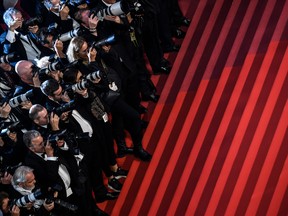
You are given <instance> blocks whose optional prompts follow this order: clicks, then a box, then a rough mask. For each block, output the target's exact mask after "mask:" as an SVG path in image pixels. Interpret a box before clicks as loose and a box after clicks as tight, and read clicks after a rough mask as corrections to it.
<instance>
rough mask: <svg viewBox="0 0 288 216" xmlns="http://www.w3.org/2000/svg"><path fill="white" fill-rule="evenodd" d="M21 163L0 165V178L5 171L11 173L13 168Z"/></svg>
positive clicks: (13, 170)
mask: <svg viewBox="0 0 288 216" xmlns="http://www.w3.org/2000/svg"><path fill="white" fill-rule="evenodd" d="M21 165H22V164H21V163H20V164H17V165H15V166H2V165H1V168H0V178H2V177H4V175H5V173H9V174H10V175H13V174H14V172H15V170H16V169H17V168H18V167H19V166H21Z"/></svg>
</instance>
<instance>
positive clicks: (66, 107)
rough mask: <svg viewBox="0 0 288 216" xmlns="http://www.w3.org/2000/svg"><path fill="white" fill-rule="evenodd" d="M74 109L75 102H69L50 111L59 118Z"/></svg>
mask: <svg viewBox="0 0 288 216" xmlns="http://www.w3.org/2000/svg"><path fill="white" fill-rule="evenodd" d="M74 108H75V101H74V100H70V101H69V102H68V103H65V104H64V105H62V106H59V107H56V108H54V109H53V110H52V111H53V112H54V113H55V114H56V115H58V116H60V115H61V114H62V113H64V112H67V111H70V110H73V109H74Z"/></svg>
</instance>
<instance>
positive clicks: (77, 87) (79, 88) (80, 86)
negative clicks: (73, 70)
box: [70, 79, 90, 92]
mask: <svg viewBox="0 0 288 216" xmlns="http://www.w3.org/2000/svg"><path fill="white" fill-rule="evenodd" d="M89 86H90V85H89V83H88V82H87V80H85V79H83V80H81V81H80V82H78V83H76V84H73V85H71V86H70V88H71V89H72V91H73V92H77V91H83V90H85V89H87V88H88V87H89Z"/></svg>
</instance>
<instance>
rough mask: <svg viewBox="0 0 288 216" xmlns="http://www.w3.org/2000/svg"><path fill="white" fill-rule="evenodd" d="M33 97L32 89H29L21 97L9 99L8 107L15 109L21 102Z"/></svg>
mask: <svg viewBox="0 0 288 216" xmlns="http://www.w3.org/2000/svg"><path fill="white" fill-rule="evenodd" d="M33 95H34V94H33V89H31V90H29V91H27V92H26V93H24V94H21V95H18V96H16V97H14V98H11V99H10V100H9V105H10V106H11V107H12V108H15V107H17V106H19V105H20V104H21V103H22V102H24V101H28V100H29V99H31V98H32V97H33Z"/></svg>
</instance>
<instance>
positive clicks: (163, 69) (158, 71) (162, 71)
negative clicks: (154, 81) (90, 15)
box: [153, 66, 171, 75]
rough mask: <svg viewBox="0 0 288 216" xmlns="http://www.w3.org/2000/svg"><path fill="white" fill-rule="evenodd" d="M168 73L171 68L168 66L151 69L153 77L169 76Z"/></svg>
mask: <svg viewBox="0 0 288 216" xmlns="http://www.w3.org/2000/svg"><path fill="white" fill-rule="evenodd" d="M170 71H171V67H170V66H161V67H160V68H156V69H153V73H154V74H155V75H159V74H169V73H170Z"/></svg>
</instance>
